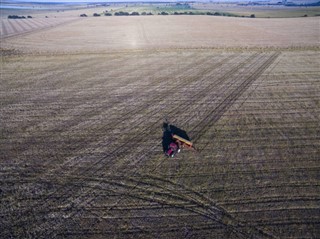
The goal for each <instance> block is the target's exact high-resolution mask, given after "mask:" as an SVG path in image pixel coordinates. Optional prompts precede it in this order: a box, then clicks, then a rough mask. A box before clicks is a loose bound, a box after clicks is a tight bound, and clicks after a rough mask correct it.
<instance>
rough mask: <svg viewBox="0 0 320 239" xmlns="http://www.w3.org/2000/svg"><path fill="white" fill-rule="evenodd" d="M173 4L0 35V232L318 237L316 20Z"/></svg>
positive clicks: (7, 234) (58, 235)
mask: <svg viewBox="0 0 320 239" xmlns="http://www.w3.org/2000/svg"><path fill="white" fill-rule="evenodd" d="M179 17H181V18H179V19H178V18H175V17H171V16H170V17H157V16H154V17H152V18H150V19H151V20H150V22H149V20H148V21H147V20H144V19H147V18H143V17H141V18H140V17H139V18H130V21H128V20H126V19H128V18H116V17H115V18H110V19H112V20H110V21H111V22H109V20H108V21H106V20H103V19H101V20H100V19H93V18H91V19H85V20H82V21H78V22H72V23H68V24H65V25H61V26H59V27H56V28H51V29H45V30H41V31H36V32H34V33H31V34H27V35H19V36H12V37H8V38H6V39H1V45H2V47H4V48H6V49H7V51H8V52H11V50H10V49H12V52H11V54H7V55H6V56H2V57H1V80H0V102H1V104H0V125H1V126H0V135H1V137H0V151H1V154H0V195H1V197H0V200H1V202H0V213H1V219H0V220H1V221H0V223H1V230H0V237H1V238H30V237H31V238H66V237H67V238H316V237H318V235H319V223H320V216H319V215H320V206H319V201H320V185H319V182H320V180H319V175H320V174H319V155H320V140H319V139H320V123H319V122H320V93H319V92H320V81H319V78H320V70H319V69H320V68H319V65H320V58H319V49H318V43H319V42H318V40H317V39H318V36H317V30H316V29H315V28H313V27H315V26H317V23H316V20H317V19H319V18H314V19H300V20H301V21H298V20H295V19H284V20H275V21H273V23H275V22H276V23H277V25H276V26H275V25H272V24H270V25H268V20H267V19H259V22H260V23H261V24H262V26H264V27H262V28H258V25H255V24H256V23H257V22H255V20H258V19H254V20H253V21H249V20H250V19H242V20H243V21H239V22H238V19H237V21H233V22H232V21H230V18H228V19H226V18H219V20H217V21H220V23H221V25H219V24H217V23H212V22H210V23H208V22H207V18H204V17H202V18H200V17H199V16H194V18H190V17H185V16H179ZM113 19H115V20H113ZM133 19H134V20H133ZM148 19H149V18H148ZM152 19H154V20H155V19H157V22H158V23H156V21H154V22H153V20H152ZM174 19H175V20H174ZM199 19H201V21H203V22H201V23H200V22H197V21H196V20H199ZM211 19H213V18H211ZM217 19H218V18H217ZM183 20H184V21H185V23H183V22H184V21H183ZM204 20H205V21H204ZM260 20H261V21H260ZM126 21H127V22H126ZM191 22H194V24H191ZM84 23H85V24H87V25H86V28H82V30H81V28H80V25H81V24H84ZM125 23H127V24H125ZM269 23H270V22H269ZM292 23H294V24H292ZM112 24H115V25H112ZM149 24H150V25H149ZM152 24H154V26H155V28H154V29H153V30H152V28H151V26H152ZM157 24H158V25H157ZM166 24H167V26H168V28H164V30H163V31H164V32H165V33H163V34H161V33H159V32H158V31H157V29H160V26H162V27H163V26H166ZM188 24H190V25H192V26H193V27H194V29H199V32H198V33H199V34H200V33H201V34H202V35H198V34H195V35H192V37H191V36H189V35H188V34H186V33H185V34H186V35H179V34H178V33H176V32H175V31H176V30H179V29H180V31H181V32H180V33H182V32H183V27H186V26H187V25H188ZM206 24H207V25H206ZM210 24H212V25H210ZM215 24H217V25H215ZM264 24H265V25H264ZM204 25H206V26H207V27H208V28H205V27H202V29H200V26H204ZM290 25H291V28H290ZM111 26H115V28H114V29H112V27H111ZM119 26H123V27H124V28H120V27H119ZM213 26H220V27H221V28H217V29H215V28H213ZM227 26H229V28H232V29H236V28H237V27H239V26H242V27H243V30H239V31H238V32H235V33H234V34H236V38H235V39H238V42H235V41H231V40H230V41H227V39H228V37H229V36H231V35H230V32H229V29H227V30H225V31H227V32H225V31H224V30H223V27H227ZM280 26H281V27H284V26H285V27H284V28H281V29H280V28H277V27H280ZM297 26H300V27H301V28H300V30H297V29H296V27H297ZM104 27H107V29H108V30H103V29H104ZM116 28H117V29H118V30H116ZM142 29H144V31H142ZM208 29H210V30H208ZM212 29H215V30H212ZM71 30H72V31H71ZM211 30H212V32H211ZM190 31H191V30H190ZM207 31H208V32H210V33H209V35H206V34H205V32H207ZM230 31H231V30H230ZM259 31H261V32H263V34H264V35H263V36H265V37H267V39H268V40H269V41H270V44H269V43H268V42H260V40H259V39H261V38H259V37H257V38H254V37H253V36H255V34H256V33H257V32H259ZM213 32H214V33H215V34H213ZM268 32H269V33H277V34H276V36H277V37H276V36H275V35H274V34H271V35H273V36H268V34H267V33H268ZM293 32H296V33H297V34H296V35H295V36H296V37H295V38H292V37H290V36H288V35H286V34H288V33H293ZM124 33H126V34H127V35H125V37H124V36H123V35H122V34H124ZM193 33H194V32H193ZM245 33H247V34H245ZM306 33H308V35H307V36H306V35H304V34H306ZM92 34H93V35H92ZM248 35H249V36H252V38H250V39H248V40H245V39H246V37H245V36H248ZM79 36H81V37H79ZM92 36H96V38H94V37H92ZM121 36H122V38H121ZM214 36H215V38H214ZM303 36H304V37H303ZM130 37H131V38H130ZM218 37H219V40H218V39H217V38H218ZM180 38H181V39H183V40H181V39H180ZM44 39H47V40H48V41H44ZM117 39H118V42H116V40H117ZM146 39H148V41H147V40H146ZM157 39H158V40H157ZM209 39H210V41H209ZM132 40H136V43H137V44H135V45H132V44H130V42H132ZM220 40H221V41H222V42H223V44H224V45H220ZM206 41H208V43H207V44H204V42H206ZM271 43H272V44H273V45H272V44H271ZM188 45H189V48H188ZM202 46H204V48H206V49H201V48H202ZM247 47H248V48H247ZM55 53H57V54H55ZM165 118H167V119H169V120H170V122H171V123H172V124H173V125H175V126H177V127H179V128H181V129H183V130H186V132H187V133H188V134H189V136H190V138H191V140H192V141H193V143H194V144H195V146H196V148H197V151H191V150H189V151H188V150H187V149H185V150H182V152H181V153H180V154H179V155H178V156H177V157H176V158H174V159H171V158H170V159H168V158H165V156H164V154H163V149H162V135H163V132H162V123H163V120H164V119H165Z"/></svg>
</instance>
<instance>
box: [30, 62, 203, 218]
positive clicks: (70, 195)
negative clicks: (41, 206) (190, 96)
mask: <svg viewBox="0 0 320 239" xmlns="http://www.w3.org/2000/svg"><path fill="white" fill-rule="evenodd" d="M206 59H207V58H206ZM140 110H142V109H140ZM128 115H129V114H128ZM72 194H73V192H71V193H70V192H69V197H72ZM47 200H50V196H49V197H48V198H45V199H44V200H43V201H47ZM27 213H28V212H25V214H27Z"/></svg>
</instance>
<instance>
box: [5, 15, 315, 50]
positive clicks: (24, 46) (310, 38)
mask: <svg viewBox="0 0 320 239" xmlns="http://www.w3.org/2000/svg"><path fill="white" fill-rule="evenodd" d="M319 19H320V18H319V17H315V18H300V19H242V18H228V17H227V18H225V17H213V16H139V17H104V18H103V17H101V18H87V19H83V20H82V21H76V22H73V23H70V24H66V25H63V26H61V27H57V28H53V29H50V30H47V31H41V32H37V33H35V34H32V35H27V36H24V37H20V38H15V39H12V38H10V39H5V40H3V41H2V47H4V48H15V49H20V50H22V51H26V52H29V53H34V52H48V51H50V52H54V53H61V52H62V53H68V52H69V53H70V52H72V53H74V52H80V53H88V52H96V53H97V52H99V53H101V52H110V51H123V50H128V49H130V50H137V49H139V50H144V49H164V48H168V49H176V48H187V49H190V48H230V47H233V48H239V47H240V48H253V47H256V48H266V47H269V48H270V47H272V48H274V47H282V48H284V47H310V46H311V47H319V31H317V29H319ZM84 26H85V27H84ZM293 26H294V27H293Z"/></svg>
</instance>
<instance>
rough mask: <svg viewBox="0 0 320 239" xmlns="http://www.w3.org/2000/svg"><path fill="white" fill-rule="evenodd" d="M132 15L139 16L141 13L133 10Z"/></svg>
mask: <svg viewBox="0 0 320 239" xmlns="http://www.w3.org/2000/svg"><path fill="white" fill-rule="evenodd" d="M130 15H131V16H139V15H140V14H139V13H138V12H132V13H131V14H130Z"/></svg>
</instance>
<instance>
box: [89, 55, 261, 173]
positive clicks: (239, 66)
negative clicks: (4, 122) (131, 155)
mask: <svg viewBox="0 0 320 239" xmlns="http://www.w3.org/2000/svg"><path fill="white" fill-rule="evenodd" d="M255 57H256V56H253V57H252V58H251V60H252V59H254V58H255ZM241 67H242V65H241V64H240V65H238V67H237V68H236V69H233V71H234V73H235V72H236V71H237V70H238V69H239V68H241ZM226 75H229V74H226ZM226 75H225V76H226ZM218 83H220V82H218ZM209 90H210V89H209ZM200 93H203V92H200ZM178 107H179V106H178ZM178 107H177V108H178ZM180 108H181V107H180ZM174 111H175V110H173V112H174ZM134 141H135V142H136V140H134ZM129 147H130V146H129ZM100 170H101V169H100ZM96 173H97V172H95V173H94V174H96Z"/></svg>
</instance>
